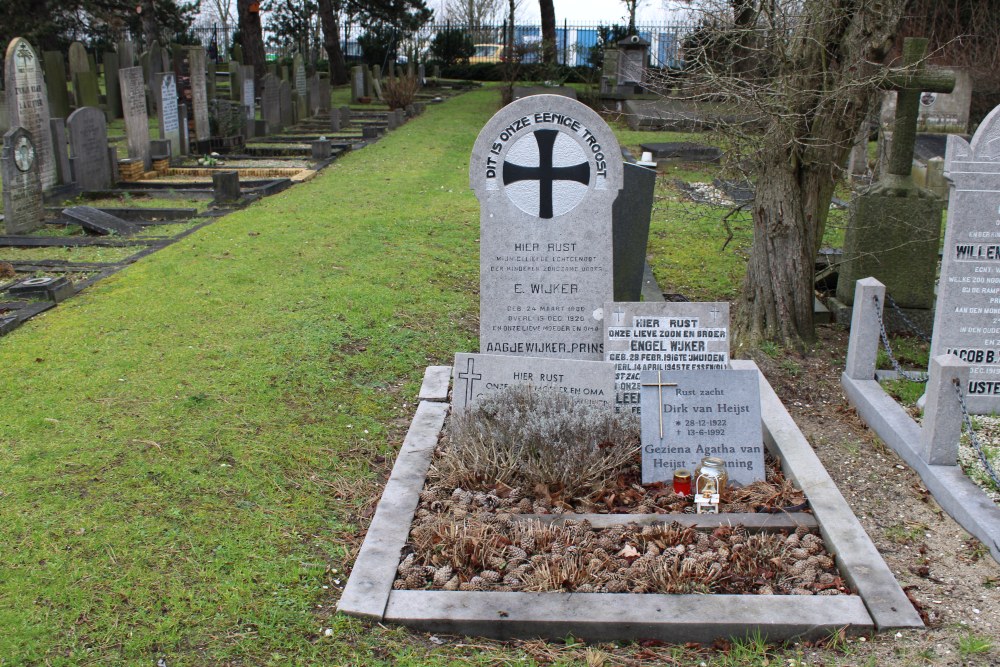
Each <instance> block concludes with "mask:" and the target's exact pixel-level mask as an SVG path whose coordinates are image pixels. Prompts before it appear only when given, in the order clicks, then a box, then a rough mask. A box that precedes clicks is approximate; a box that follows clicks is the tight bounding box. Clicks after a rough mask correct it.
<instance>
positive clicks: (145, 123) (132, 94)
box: [119, 67, 151, 171]
mask: <svg viewBox="0 0 1000 667" xmlns="http://www.w3.org/2000/svg"><path fill="white" fill-rule="evenodd" d="M119 77H120V83H121V91H122V110H123V111H124V112H125V136H126V138H127V139H128V156H129V157H130V158H141V159H142V163H143V165H144V168H145V169H146V170H147V171H148V170H149V168H150V166H151V162H150V156H149V114H148V113H147V111H146V86H145V83H144V82H143V80H142V68H141V67H126V68H125V69H123V70H121V71H120V72H119Z"/></svg>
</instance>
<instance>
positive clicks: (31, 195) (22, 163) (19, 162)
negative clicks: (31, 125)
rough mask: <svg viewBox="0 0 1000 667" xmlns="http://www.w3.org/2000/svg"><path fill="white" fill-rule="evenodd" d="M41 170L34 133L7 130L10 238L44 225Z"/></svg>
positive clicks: (4, 160)
mask: <svg viewBox="0 0 1000 667" xmlns="http://www.w3.org/2000/svg"><path fill="white" fill-rule="evenodd" d="M15 41H16V40H15ZM38 167H39V164H38V153H37V152H36V151H35V145H34V142H32V141H31V133H30V132H29V131H28V130H26V129H25V128H23V127H14V128H12V129H10V130H8V131H7V133H6V134H4V135H3V152H2V153H0V177H2V178H3V211H4V228H5V229H6V231H7V233H8V234H28V233H30V232H32V231H34V230H36V229H38V228H39V227H40V226H41V225H42V219H43V218H42V216H43V212H44V209H43V207H42V185H41V179H40V176H39V170H38Z"/></svg>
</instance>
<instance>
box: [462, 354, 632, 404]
mask: <svg viewBox="0 0 1000 667" xmlns="http://www.w3.org/2000/svg"><path fill="white" fill-rule="evenodd" d="M452 382H453V384H452V386H454V388H455V389H454V394H453V396H452V406H453V408H454V410H455V411H456V412H461V411H463V410H465V409H466V408H468V407H469V406H470V405H472V404H474V403H476V402H478V401H479V400H480V399H481V398H482V397H483V396H487V395H489V394H493V393H496V392H497V391H500V390H501V389H503V388H505V387H508V386H511V385H531V386H533V387H545V388H551V389H558V390H560V391H562V392H565V393H566V394H568V395H569V396H571V397H573V398H577V399H580V400H584V401H590V402H594V403H598V404H600V405H604V406H608V407H610V406H611V402H612V401H613V400H614V371H613V367H612V365H611V364H609V363H606V362H603V361H579V360H576V359H545V358H534V357H512V356H504V355H492V354H468V353H464V352H463V353H459V354H456V355H455V367H454V378H453V381H452Z"/></svg>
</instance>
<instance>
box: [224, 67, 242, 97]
mask: <svg viewBox="0 0 1000 667" xmlns="http://www.w3.org/2000/svg"><path fill="white" fill-rule="evenodd" d="M226 67H227V69H228V71H229V99H231V100H233V101H234V102H238V101H240V100H242V99H243V65H242V63H238V62H236V61H235V60H230V61H229V63H228V64H227V65H226Z"/></svg>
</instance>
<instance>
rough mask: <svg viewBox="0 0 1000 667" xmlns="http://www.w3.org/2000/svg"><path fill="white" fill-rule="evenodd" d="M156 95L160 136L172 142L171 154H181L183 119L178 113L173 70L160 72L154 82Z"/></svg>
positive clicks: (174, 155)
mask: <svg viewBox="0 0 1000 667" xmlns="http://www.w3.org/2000/svg"><path fill="white" fill-rule="evenodd" d="M152 89H153V95H154V96H155V97H156V108H157V116H158V121H159V125H160V138H161V139H165V140H166V141H169V142H170V154H171V156H173V157H177V156H179V155H181V120H180V117H179V116H178V115H177V79H176V77H175V75H174V73H173V72H164V73H163V74H158V75H157V79H156V80H154V81H153V83H152Z"/></svg>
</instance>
